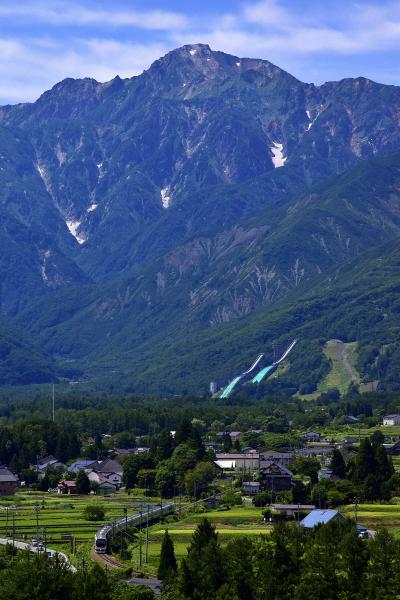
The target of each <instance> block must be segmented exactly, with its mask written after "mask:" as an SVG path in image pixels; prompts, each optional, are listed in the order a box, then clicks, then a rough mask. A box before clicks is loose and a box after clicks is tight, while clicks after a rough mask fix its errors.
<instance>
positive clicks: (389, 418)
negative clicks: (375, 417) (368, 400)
mask: <svg viewBox="0 0 400 600" xmlns="http://www.w3.org/2000/svg"><path fill="white" fill-rule="evenodd" d="M382 423H383V425H384V426H385V427H393V425H400V415H386V416H385V417H383V421H382Z"/></svg>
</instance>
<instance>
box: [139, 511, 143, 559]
mask: <svg viewBox="0 0 400 600" xmlns="http://www.w3.org/2000/svg"><path fill="white" fill-rule="evenodd" d="M141 567H142V509H141V508H140V521H139V568H141Z"/></svg>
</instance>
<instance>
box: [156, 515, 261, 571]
mask: <svg viewBox="0 0 400 600" xmlns="http://www.w3.org/2000/svg"><path fill="white" fill-rule="evenodd" d="M204 517H206V518H207V519H209V520H210V521H211V522H212V523H213V525H215V527H216V530H217V533H218V538H219V540H220V542H221V543H222V544H226V543H227V542H228V541H230V540H232V539H234V538H235V537H238V536H244V535H246V536H259V535H265V534H268V533H270V531H271V528H270V526H269V525H265V524H264V522H263V509H261V508H255V507H252V506H250V507H247V506H239V507H233V508H231V509H230V510H212V511H209V512H199V513H191V514H188V515H186V516H184V517H183V518H182V519H180V520H179V521H174V522H171V523H169V524H168V525H166V524H165V523H164V524H158V525H155V526H154V527H152V528H151V529H150V537H149V570H150V572H153V573H154V572H155V571H156V569H157V565H158V557H159V555H160V551H161V543H162V536H163V535H164V531H165V529H167V528H168V532H169V534H170V535H171V538H172V540H173V542H174V549H175V555H176V557H177V559H178V561H179V560H181V559H182V558H183V557H184V556H186V552H187V547H188V546H189V544H190V542H191V537H192V535H193V533H194V531H195V529H196V527H197V525H198V524H199V522H200V520H201V519H202V518H204Z"/></svg>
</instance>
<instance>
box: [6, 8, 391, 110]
mask: <svg viewBox="0 0 400 600" xmlns="http://www.w3.org/2000/svg"><path fill="white" fill-rule="evenodd" d="M199 42H202V43H208V44H210V46H211V48H212V49H214V50H222V51H224V52H228V53H231V54H235V55H237V56H253V57H257V58H265V59H268V60H270V61H271V62H273V63H275V64H277V65H278V66H280V67H282V68H284V69H286V70H287V71H289V72H290V73H292V74H293V75H295V76H296V77H298V78H299V79H301V80H302V81H308V82H314V83H316V84H320V83H323V82H325V81H328V80H333V79H341V78H343V77H357V76H358V75H364V76H366V77H369V78H371V79H373V80H375V81H380V82H383V83H390V84H395V85H400V60H399V57H400V52H399V51H400V2H399V1H398V0H396V1H393V0H387V1H386V0H381V1H380V2H377V1H376V0H371V1H368V0H367V1H364V0H359V1H358V2H352V1H351V0H347V1H345V0H319V1H317V0H242V1H239V0H229V1H228V0H214V1H211V0H202V2H196V1H190V0H171V1H162V0H159V1H157V0H147V1H145V0H96V1H94V0H0V104H5V103H8V102H10V103H16V102H22V101H32V100H35V99H36V98H37V97H38V96H39V95H40V94H41V93H42V92H43V91H45V90H46V89H48V88H50V87H51V86H52V85H54V84H55V83H57V82H58V81H60V80H61V79H63V78H65V77H94V78H96V79H97V80H99V81H107V80H109V79H111V78H112V77H114V76H115V75H116V74H119V75H120V76H121V77H131V76H132V75H137V74H139V73H141V72H142V71H143V70H144V69H146V68H147V67H148V66H149V65H150V64H151V63H152V62H153V61H154V60H156V59H157V58H159V57H160V56H161V55H163V54H165V53H166V52H168V51H169V50H172V49H173V48H176V47H178V46H181V45H183V44H190V43H199Z"/></svg>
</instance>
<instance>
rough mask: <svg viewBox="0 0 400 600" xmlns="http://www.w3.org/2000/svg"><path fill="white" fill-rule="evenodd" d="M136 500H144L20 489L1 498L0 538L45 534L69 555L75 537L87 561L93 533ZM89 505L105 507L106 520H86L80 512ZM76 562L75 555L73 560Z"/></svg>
mask: <svg viewBox="0 0 400 600" xmlns="http://www.w3.org/2000/svg"><path fill="white" fill-rule="evenodd" d="M149 500H150V499H149ZM138 503H143V498H134V497H133V496H128V495H127V494H125V493H123V492H119V493H118V494H113V495H111V496H106V497H102V496H75V495H73V496H67V495H65V496H64V495H58V494H49V493H43V492H32V491H22V490H19V491H18V492H17V493H16V494H15V496H13V497H12V498H9V499H5V498H1V499H0V537H10V538H11V537H12V536H13V533H14V535H15V539H18V540H25V539H26V540H27V541H30V540H31V539H32V537H41V538H44V536H45V537H46V540H47V544H48V546H49V547H52V548H55V549H58V550H60V551H63V552H65V553H66V554H68V555H69V556H71V555H72V538H74V540H75V545H76V555H77V557H78V560H80V559H82V558H83V559H85V560H87V559H89V554H90V548H91V546H92V545H93V540H94V534H95V532H96V531H97V530H98V529H100V527H102V526H103V525H104V524H105V523H110V522H112V521H114V520H116V519H121V518H122V517H123V516H124V508H127V509H128V513H133V512H134V511H135V505H137V504H138ZM88 505H101V506H102V507H103V508H104V509H105V520H104V521H87V520H86V519H85V518H84V516H83V511H84V509H85V507H86V506H88ZM36 506H37V509H36V508H35V507H36ZM7 508H8V510H7ZM13 515H15V516H14V519H13ZM76 561H77V558H75V559H73V562H76Z"/></svg>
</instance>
